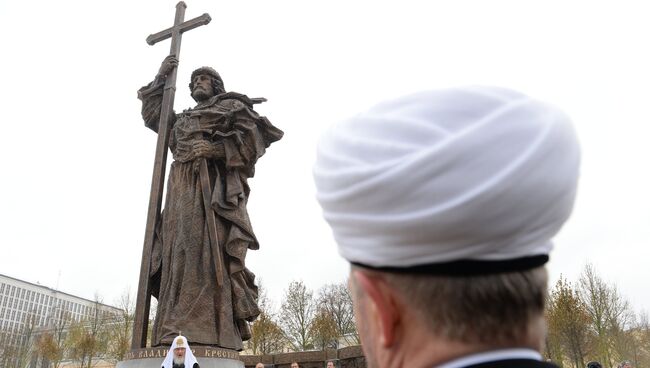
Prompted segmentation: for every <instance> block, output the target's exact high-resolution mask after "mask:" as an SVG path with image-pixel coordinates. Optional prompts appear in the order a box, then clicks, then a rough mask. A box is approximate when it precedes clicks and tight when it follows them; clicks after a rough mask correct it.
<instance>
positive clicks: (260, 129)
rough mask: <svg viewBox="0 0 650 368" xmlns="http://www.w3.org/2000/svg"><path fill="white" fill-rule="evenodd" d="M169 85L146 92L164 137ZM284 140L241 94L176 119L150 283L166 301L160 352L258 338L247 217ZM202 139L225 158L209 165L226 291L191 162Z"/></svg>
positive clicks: (148, 114) (253, 244)
mask: <svg viewBox="0 0 650 368" xmlns="http://www.w3.org/2000/svg"><path fill="white" fill-rule="evenodd" d="M163 84H164V82H163V81H161V80H155V81H154V82H152V83H151V84H149V85H148V86H146V87H143V88H142V89H140V91H139V92H138V97H139V98H140V99H141V100H142V103H143V105H142V117H143V119H144V121H145V125H146V126H147V127H149V128H151V129H152V130H154V131H156V132H157V131H158V121H159V117H160V109H161V104H162V88H163ZM282 134H283V133H282V131H281V130H279V129H277V128H276V127H274V126H273V125H272V124H271V123H270V122H269V121H268V120H267V119H266V118H265V117H263V116H259V115H258V114H257V113H256V112H255V111H254V110H253V101H252V100H251V99H249V98H248V97H246V96H244V95H241V94H238V93H233V92H227V93H223V94H220V95H217V96H214V97H212V98H211V99H209V100H208V101H205V102H203V103H199V104H198V105H197V106H196V107H195V108H193V109H189V110H185V111H183V113H180V114H176V115H175V119H174V124H173V128H172V131H171V134H170V142H169V147H170V149H171V151H172V153H173V157H174V161H173V162H172V164H171V169H170V172H169V178H168V181H167V195H166V200H165V208H164V210H163V214H162V221H161V223H159V224H158V226H157V229H156V238H155V239H156V240H155V242H154V249H153V251H152V257H151V272H150V277H151V279H150V282H151V285H152V290H153V291H152V294H153V296H154V297H156V298H157V299H158V308H157V312H156V319H155V321H154V325H153V331H152V345H154V346H157V345H171V343H172V341H173V339H174V337H176V336H177V335H178V334H179V331H181V332H182V334H183V335H185V336H187V338H188V341H189V342H190V343H195V344H196V343H198V344H204V345H212V346H220V347H224V348H229V349H235V350H241V349H242V347H243V346H242V338H243V339H244V340H247V339H248V338H249V337H250V336H249V335H250V329H249V326H248V322H252V321H253V320H254V319H255V318H256V317H257V316H258V315H259V313H260V311H259V309H258V306H257V287H256V286H255V284H254V278H255V276H254V275H253V273H252V272H250V271H249V270H248V269H247V268H246V266H245V263H244V261H245V257H246V251H247V250H248V249H258V248H259V244H258V242H257V239H256V238H255V235H254V233H253V228H252V227H251V223H250V219H249V216H248V212H247V210H246V202H247V200H248V194H249V187H248V184H247V179H248V178H250V177H252V176H253V174H254V168H255V163H256V161H257V159H258V158H260V157H261V156H262V155H263V154H264V152H265V150H266V148H267V147H269V145H270V144H271V143H272V142H275V141H277V140H279V139H280V138H281V137H282ZM198 137H201V138H202V139H205V140H208V141H210V142H211V143H213V144H217V145H221V146H222V147H223V149H222V150H221V151H222V152H223V153H224V154H223V155H221V157H216V158H211V159H208V160H207V162H208V168H209V172H210V182H211V187H212V200H211V204H212V208H211V210H213V211H214V213H215V214H216V219H217V231H218V234H219V243H220V247H221V251H222V254H223V260H224V267H223V269H222V274H223V276H224V277H223V279H224V283H223V285H222V286H218V285H217V279H216V269H215V262H214V255H213V254H212V250H211V246H210V238H209V235H208V228H207V222H206V216H205V210H204V205H203V196H202V190H201V182H200V178H199V170H198V163H197V162H196V163H195V161H197V160H194V159H192V155H191V147H192V142H193V141H194V140H196V139H197V138H198Z"/></svg>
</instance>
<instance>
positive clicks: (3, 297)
mask: <svg viewBox="0 0 650 368" xmlns="http://www.w3.org/2000/svg"><path fill="white" fill-rule="evenodd" d="M119 311H120V310H119V309H118V308H115V307H112V306H109V305H106V304H102V303H98V302H97V301H93V300H88V299H84V298H80V297H77V296H74V295H71V294H67V293H64V292H61V291H58V290H55V289H52V288H49V287H46V286H43V285H39V284H33V283H30V282H27V281H23V280H19V279H16V278H13V277H9V276H6V275H3V274H0V347H3V348H5V349H9V348H14V349H19V348H20V347H21V346H25V345H26V344H31V342H30V341H28V340H30V339H33V338H34V335H35V334H37V333H38V331H43V330H48V329H56V328H57V327H58V326H62V325H64V324H65V325H69V324H70V323H73V322H82V321H86V320H89V319H91V318H96V317H98V316H99V317H100V318H102V320H105V319H106V317H108V316H109V315H117V314H118V313H119Z"/></svg>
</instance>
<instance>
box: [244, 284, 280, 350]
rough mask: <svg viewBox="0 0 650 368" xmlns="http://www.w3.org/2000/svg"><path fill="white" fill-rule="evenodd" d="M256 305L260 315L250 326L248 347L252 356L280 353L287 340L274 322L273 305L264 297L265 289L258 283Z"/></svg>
mask: <svg viewBox="0 0 650 368" xmlns="http://www.w3.org/2000/svg"><path fill="white" fill-rule="evenodd" d="M258 305H259V308H260V315H259V316H258V317H257V319H256V320H255V322H253V324H252V325H251V332H252V337H251V339H250V340H249V341H248V346H249V347H250V349H251V350H252V351H253V354H271V353H277V352H282V351H283V350H284V346H285V345H286V342H287V338H286V336H285V335H284V332H283V331H282V328H280V326H279V325H278V323H277V322H276V321H275V312H274V311H273V305H272V303H271V301H270V300H269V298H268V296H267V295H266V289H265V288H264V287H263V286H262V283H261V281H258Z"/></svg>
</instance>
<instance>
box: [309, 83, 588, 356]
mask: <svg viewBox="0 0 650 368" xmlns="http://www.w3.org/2000/svg"><path fill="white" fill-rule="evenodd" d="M579 162H580V152H579V147H578V144H577V139H576V136H575V133H574V131H573V128H572V126H571V124H570V122H569V119H568V118H567V117H566V115H564V114H563V113H562V112H561V111H559V110H557V109H555V108H554V107H552V106H549V105H547V104H545V103H542V102H539V101H537V100H534V99H531V98H529V97H527V96H525V95H523V94H521V93H518V92H514V91H511V90H506V89H502V88H492V87H471V88H458V89H450V90H437V91H427V92H421V93H418V94H414V95H410V96H406V97H403V98H399V99H396V100H393V101H388V102H385V103H382V104H379V105H377V106H375V107H374V108H372V109H370V110H369V111H367V112H365V113H362V114H359V115H357V116H355V117H353V118H351V119H349V120H347V121H344V122H342V123H340V124H338V125H335V126H334V127H333V128H332V129H331V130H329V131H328V132H326V133H325V134H324V135H323V137H322V139H321V141H320V144H319V148H318V152H317V160H316V164H315V166H314V177H315V181H316V187H317V198H318V200H319V202H320V204H321V206H322V208H323V213H324V216H325V219H326V220H327V221H328V222H329V224H330V226H331V227H332V230H333V233H334V237H335V239H336V241H337V243H338V246H339V252H340V254H341V255H342V256H343V257H344V258H346V259H347V260H348V261H350V262H351V263H352V264H353V268H352V277H351V286H352V289H353V290H352V291H353V297H354V299H355V300H354V301H355V308H356V309H357V310H356V313H357V317H358V318H357V320H358V324H359V329H360V334H361V335H362V339H363V338H364V337H365V338H366V339H368V340H373V339H374V341H372V342H375V343H376V344H377V346H379V345H381V346H382V347H384V348H387V349H388V348H391V347H392V346H396V345H395V344H397V345H399V344H398V343H397V342H396V341H397V340H401V341H404V339H408V338H418V339H425V340H429V341H434V340H435V341H441V342H444V343H448V344H451V345H453V346H454V347H455V348H456V349H457V350H458V352H459V353H463V350H464V349H465V350H467V349H476V350H481V349H482V350H485V349H489V348H495V347H516V346H526V347H533V348H537V347H538V345H539V344H540V343H541V341H542V336H543V322H542V315H543V309H544V300H545V297H546V284H547V275H546V271H545V269H544V267H543V265H544V264H545V263H546V262H547V260H548V254H549V252H550V250H551V248H552V243H551V241H550V240H551V238H552V237H553V236H554V235H555V234H556V233H557V232H558V231H559V229H560V228H561V227H562V225H563V223H564V222H565V220H566V219H567V218H568V217H569V215H570V212H571V209H572V207H573V201H574V198H575V193H576V185H577V178H578V169H579ZM366 302H369V303H372V304H373V307H372V308H369V307H367V305H366V304H364V303H366ZM361 309H364V311H363V312H360V310H361ZM366 309H367V310H366ZM375 311H378V313H377V315H374V314H373V313H374V312H375ZM366 312H368V313H366ZM400 313H401V314H402V316H401V318H397V319H392V318H390V316H391V315H393V314H400ZM410 313H412V315H410ZM373 318H374V319H373ZM413 321H414V322H413ZM402 325H404V326H408V329H405V330H404V331H401V330H400V328H401V326H402ZM364 329H365V330H367V331H364ZM371 330H372V331H371ZM391 333H393V334H394V333H397V334H400V333H403V334H404V336H392V337H391ZM382 334H386V335H382ZM364 335H366V336H364ZM367 345H368V346H367ZM370 345H372V344H366V343H365V342H364V349H375V350H377V349H376V348H373V347H372V346H370ZM451 345H450V346H449V347H448V348H449V349H447V350H448V351H452V350H453V348H452V346H451ZM465 352H466V351H465ZM371 353H372V354H368V351H366V355H373V354H374V355H376V356H377V355H380V353H379V352H377V351H374V352H371ZM370 359H372V357H370Z"/></svg>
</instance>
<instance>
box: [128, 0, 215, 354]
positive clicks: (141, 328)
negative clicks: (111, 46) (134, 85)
mask: <svg viewBox="0 0 650 368" xmlns="http://www.w3.org/2000/svg"><path fill="white" fill-rule="evenodd" d="M185 8H187V5H185V3H184V2H182V1H181V2H179V3H178V4H176V16H175V17H174V26H173V27H171V28H167V29H166V30H164V31H161V32H158V33H155V34H152V35H150V36H149V37H147V43H148V44H149V45H154V44H156V43H157V42H159V41H162V40H165V39H168V38H170V37H171V39H172V42H171V49H170V51H169V54H170V55H174V56H176V58H178V57H179V54H180V51H181V36H182V34H183V32H186V31H189V30H191V29H194V28H196V27H199V26H202V25H205V24H208V23H210V21H211V20H212V19H211V18H210V15H208V13H205V14H203V15H201V16H200V17H196V18H194V19H191V20H188V21H187V22H184V21H183V19H184V18H185ZM176 69H177V68H174V69H173V70H172V71H171V72H170V73H169V74H168V75H167V79H166V81H165V89H164V93H163V101H162V107H161V111H160V122H159V125H158V141H157V143H156V158H155V161H154V167H153V177H152V179H151V194H150V196H149V209H148V212H147V227H146V230H145V231H146V232H145V236H144V247H143V249H142V263H141V265H140V280H139V282H138V296H137V299H136V305H135V318H134V323H133V338H132V340H131V349H140V348H144V347H146V344H147V327H148V324H149V307H150V303H151V285H150V283H149V271H150V266H151V250H152V249H153V242H154V234H155V229H156V224H157V223H158V220H159V218H160V209H161V207H162V195H163V186H164V183H165V164H166V161H167V144H168V142H169V132H170V128H171V126H170V125H171V124H170V122H171V120H172V118H173V115H174V92H175V91H176Z"/></svg>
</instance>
